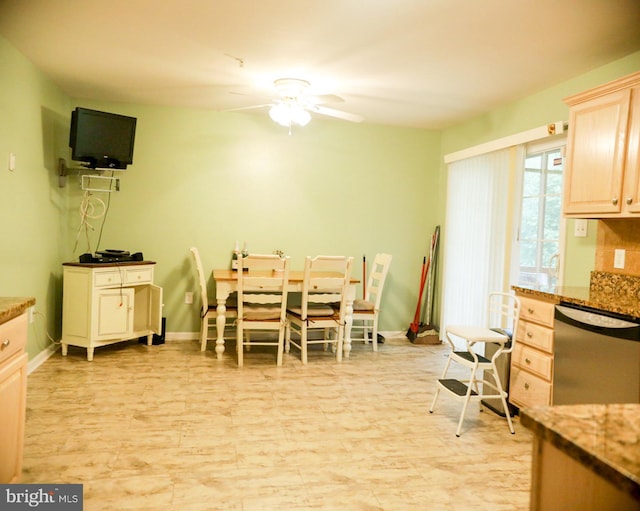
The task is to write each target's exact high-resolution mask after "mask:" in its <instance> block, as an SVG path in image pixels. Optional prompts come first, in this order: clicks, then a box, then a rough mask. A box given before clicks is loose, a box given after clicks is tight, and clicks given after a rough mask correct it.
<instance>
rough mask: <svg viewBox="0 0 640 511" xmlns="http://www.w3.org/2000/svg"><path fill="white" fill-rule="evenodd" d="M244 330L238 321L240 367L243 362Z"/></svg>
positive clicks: (237, 345)
mask: <svg viewBox="0 0 640 511" xmlns="http://www.w3.org/2000/svg"><path fill="white" fill-rule="evenodd" d="M243 334H244V332H243V331H242V324H241V323H240V322H238V329H237V334H236V352H237V353H238V367H242V364H243V358H242V355H243V351H244V349H243V346H242V338H243Z"/></svg>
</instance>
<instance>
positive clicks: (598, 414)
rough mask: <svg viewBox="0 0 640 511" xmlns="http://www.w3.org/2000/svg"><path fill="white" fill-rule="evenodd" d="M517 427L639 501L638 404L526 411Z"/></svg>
mask: <svg viewBox="0 0 640 511" xmlns="http://www.w3.org/2000/svg"><path fill="white" fill-rule="evenodd" d="M520 423H521V424H522V425H523V426H524V427H526V428H528V429H530V430H531V431H532V432H533V433H534V434H535V435H537V436H538V437H539V438H541V439H543V440H547V441H548V442H550V443H551V444H552V445H554V446H555V447H557V448H558V449H560V450H561V451H562V452H564V453H565V454H567V455H568V456H570V457H571V458H573V459H575V460H577V461H579V462H580V463H581V464H582V465H584V466H585V467H586V468H588V469H590V470H592V471H593V472H595V473H596V474H598V475H600V476H601V477H603V478H604V479H606V480H607V481H609V482H611V483H612V484H613V485H615V486H616V487H617V488H619V489H620V490H622V491H625V492H627V493H629V494H630V495H631V496H632V497H633V498H635V499H638V500H640V404H595V405H594V404H591V405H557V406H544V407H536V408H525V409H523V410H521V411H520Z"/></svg>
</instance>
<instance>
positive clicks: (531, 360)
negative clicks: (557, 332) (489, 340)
mask: <svg viewBox="0 0 640 511" xmlns="http://www.w3.org/2000/svg"><path fill="white" fill-rule="evenodd" d="M516 294H517V295H518V297H519V298H520V321H519V324H518V331H517V332H516V345H515V348H514V350H513V354H512V357H511V376H510V381H509V402H510V403H512V404H513V405H515V406H517V407H518V408H522V407H528V406H544V405H550V404H551V402H552V395H553V393H552V392H553V334H554V333H553V321H554V319H553V318H554V312H555V302H552V301H548V300H544V299H537V298H532V297H531V296H530V295H528V296H523V295H522V294H519V293H516Z"/></svg>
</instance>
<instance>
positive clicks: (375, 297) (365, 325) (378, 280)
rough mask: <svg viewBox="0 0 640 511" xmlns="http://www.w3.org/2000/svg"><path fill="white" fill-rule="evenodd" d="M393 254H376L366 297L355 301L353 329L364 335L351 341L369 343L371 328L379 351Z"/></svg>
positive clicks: (374, 349)
mask: <svg viewBox="0 0 640 511" xmlns="http://www.w3.org/2000/svg"><path fill="white" fill-rule="evenodd" d="M391 259H392V256H391V255H389V254H376V256H375V257H374V259H373V265H372V267H371V271H370V273H369V278H368V279H367V284H366V286H367V287H366V288H365V294H364V298H361V299H360V298H357V299H356V300H355V301H354V302H353V325H352V326H351V331H352V332H353V331H360V330H362V337H361V338H359V337H356V338H354V337H353V335H352V336H351V342H352V343H353V342H355V341H364V342H365V344H368V343H369V330H371V343H372V345H373V351H378V317H379V316H380V301H381V300H382V290H383V288H384V283H385V280H386V279H387V273H389V267H390V266H391Z"/></svg>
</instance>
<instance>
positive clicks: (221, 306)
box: [216, 298, 227, 360]
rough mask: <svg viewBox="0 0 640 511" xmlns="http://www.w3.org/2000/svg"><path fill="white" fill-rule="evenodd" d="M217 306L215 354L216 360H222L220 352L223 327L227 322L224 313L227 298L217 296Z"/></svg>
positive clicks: (222, 351) (221, 351) (222, 346)
mask: <svg viewBox="0 0 640 511" xmlns="http://www.w3.org/2000/svg"><path fill="white" fill-rule="evenodd" d="M217 301H218V307H217V308H216V312H217V315H216V334H217V337H216V355H217V356H218V360H222V354H223V353H224V327H225V325H226V324H227V318H226V317H225V315H224V313H225V312H226V311H227V306H226V303H227V299H226V298H219V299H218V300H217Z"/></svg>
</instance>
